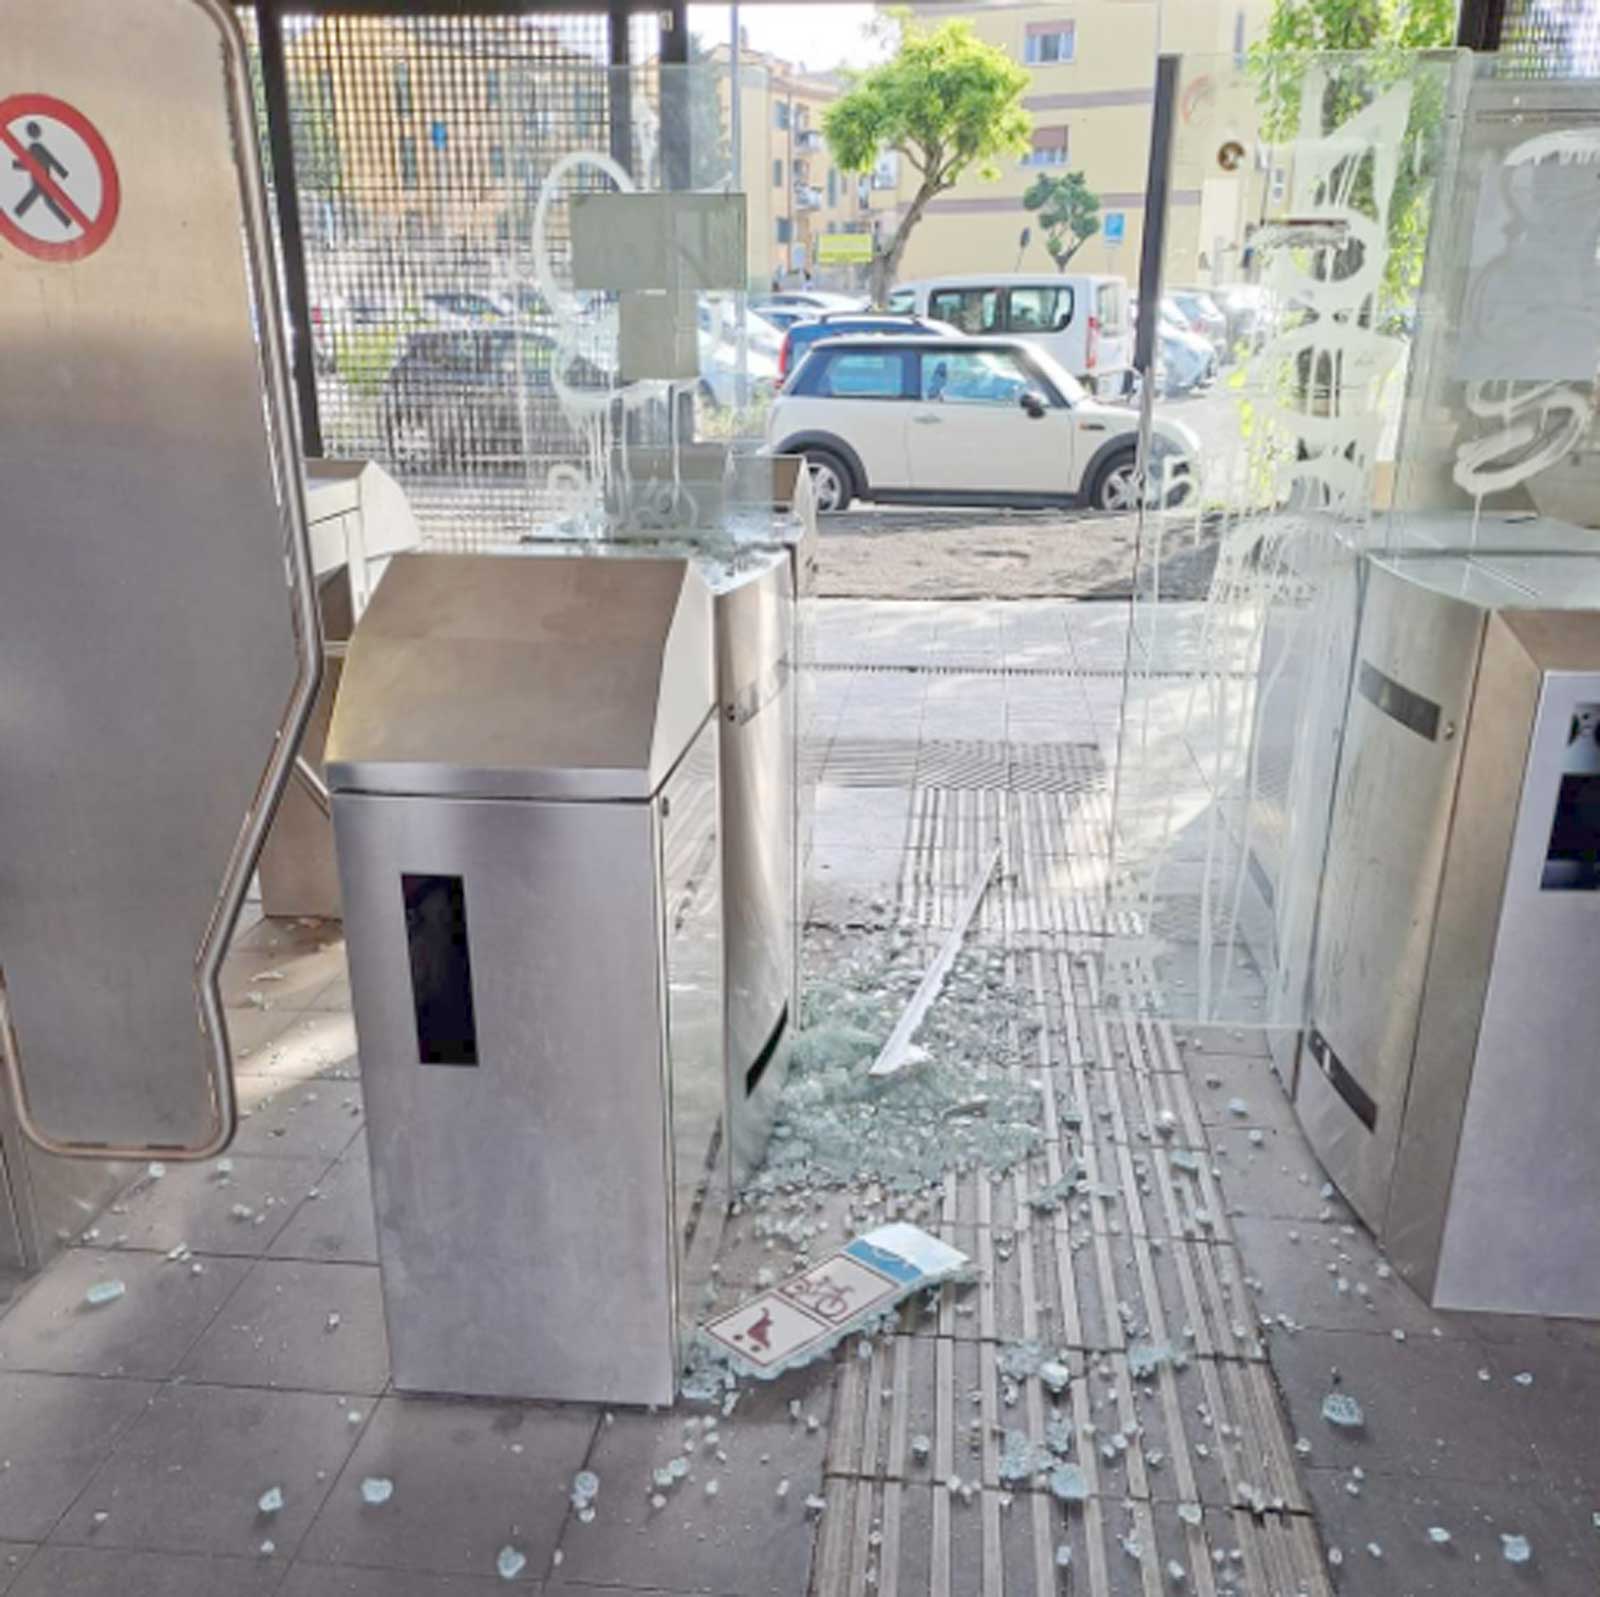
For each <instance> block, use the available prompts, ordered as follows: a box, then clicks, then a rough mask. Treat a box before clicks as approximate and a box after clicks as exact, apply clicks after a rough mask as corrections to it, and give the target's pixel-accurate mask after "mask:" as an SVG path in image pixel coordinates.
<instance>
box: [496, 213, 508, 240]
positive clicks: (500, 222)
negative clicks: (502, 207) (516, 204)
mask: <svg viewBox="0 0 1600 1597" xmlns="http://www.w3.org/2000/svg"><path fill="white" fill-rule="evenodd" d="M494 236H495V237H496V238H497V239H498V240H499V241H500V242H501V243H502V244H508V243H510V241H511V213H510V211H502V212H501V213H500V214H499V215H498V216H497V217H495V219H494Z"/></svg>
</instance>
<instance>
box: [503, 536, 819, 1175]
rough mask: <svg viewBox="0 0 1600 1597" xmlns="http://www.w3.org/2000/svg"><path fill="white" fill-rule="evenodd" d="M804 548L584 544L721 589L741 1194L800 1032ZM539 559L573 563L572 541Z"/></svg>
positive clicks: (724, 823)
mask: <svg viewBox="0 0 1600 1597" xmlns="http://www.w3.org/2000/svg"><path fill="white" fill-rule="evenodd" d="M791 532H792V536H789V537H786V538H785V537H775V538H774V541H773V542H772V543H770V544H768V545H763V546H756V545H749V544H746V545H743V546H741V547H740V548H739V550H738V554H737V557H736V558H734V559H729V560H723V559H719V558H717V557H716V556H715V555H711V554H702V553H698V552H696V551H695V550H694V548H693V546H692V545H688V544H682V543H679V544H672V543H651V542H649V541H645V540H639V539H633V540H630V541H629V542H626V543H620V542H619V543H598V544H588V543H586V544H584V545H583V546H582V550H583V552H584V553H585V555H586V557H587V558H590V559H613V560H638V559H641V558H645V559H648V558H652V557H654V558H660V557H662V556H667V557H671V558H688V559H692V560H693V561H694V564H695V569H696V570H697V571H698V572H699V573H700V575H701V576H702V577H703V578H704V580H705V582H706V584H707V586H708V587H709V588H710V589H711V604H712V625H713V630H714V635H715V660H716V689H717V728H718V731H717V741H718V744H719V765H720V771H721V777H720V781H721V802H720V810H721V833H722V881H723V986H724V990H725V992H726V995H727V1010H726V1018H727V1039H726V1045H725V1048H726V1058H727V1074H728V1085H727V1099H728V1104H729V1116H728V1124H727V1126H726V1128H725V1129H726V1135H725V1136H724V1138H723V1141H722V1144H721V1148H720V1151H719V1158H718V1163H719V1166H720V1167H721V1168H720V1170H719V1177H720V1179H721V1180H722V1182H723V1183H724V1184H725V1185H726V1186H727V1188H728V1189H729V1190H731V1191H737V1190H738V1188H739V1187H740V1186H742V1185H743V1183H744V1182H745V1181H746V1180H747V1179H748V1178H749V1176H750V1175H751V1174H752V1172H753V1171H754V1170H755V1169H756V1167H757V1166H758V1165H759V1164H760V1162H761V1158H762V1156H763V1154H764V1153H765V1151H766V1146H767V1138H768V1136H769V1134H770V1132H771V1129H772V1123H773V1120H774V1118H775V1116H776V1113H777V1105H778V1099H779V1097H780V1095H781V1093H782V1091H783V1084H784V1081H785V1079H786V1077H787V1072H788V1062H789V1050H790V1043H791V1040H792V1039H791V1036H790V1033H791V1029H792V1028H793V1026H794V1025H796V1024H797V1023H798V1017H797V1004H798V991H799V976H798V953H799V945H798V928H799V925H800V922H801V919H802V910H801V904H800V885H801V884H800V867H799V860H800V838H801V835H802V833H803V830H804V827H805V825H806V823H807V819H808V812H809V805H808V795H809V792H810V784H809V783H808V782H807V780H806V779H805V773H804V772H803V771H802V770H801V769H800V759H799V748H800V741H801V731H800V726H801V720H802V717H803V716H804V714H805V713H806V712H805V705H804V702H803V701H804V697H805V690H806V687H807V683H806V682H805V680H804V669H803V666H802V664H801V656H802V653H803V651H804V648H805V642H804V638H803V633H804V621H803V615H804V612H805V609H806V606H807V598H808V595H809V594H810V592H811V589H812V586H813V584H814V580H815V562H816V533H815V516H814V514H811V513H810V512H809V511H808V512H807V513H806V514H804V515H802V516H799V517H797V518H796V519H795V522H794V524H793V527H792V529H791ZM526 548H527V550H528V552H529V553H530V554H533V555H536V556H551V557H553V558H555V559H558V560H570V559H572V558H573V556H574V553H575V548H574V544H573V542H572V541H571V540H570V539H569V540H565V541H561V540H551V541H548V542H536V543H530V544H529V545H527V546H526Z"/></svg>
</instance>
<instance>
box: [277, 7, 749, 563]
mask: <svg viewBox="0 0 1600 1597" xmlns="http://www.w3.org/2000/svg"><path fill="white" fill-rule="evenodd" d="M648 20H650V21H651V22H653V20H654V19H653V18H651V19H648ZM282 25H283V30H284V56H285V62H286V68H287V77H288V93H289V109H290V125H291V133H292V138H293V145H294V161H295V177H296V183H297V188H298V193H299V201H300V215H301V224H302V229H303V233H304V238H305V267H306V277H307V283H308V294H309V299H310V306H311V312H310V314H311V339H312V345H313V351H312V354H313V359H314V363H315V370H316V386H317V395H318V400H319V408H320V413H321V421H322V431H323V439H324V449H325V452H326V453H327V454H328V455H330V456H338V457H344V458H364V459H372V460H376V461H378V462H379V463H380V464H382V465H384V466H386V467H387V468H388V469H390V470H391V471H393V472H395V473H396V474H397V475H399V476H400V477H401V478H402V481H403V482H404V485H405V488H406V492H407V497H408V498H409V500H410V502H411V504H412V507H413V509H414V510H415V512H416V514H417V517H418V520H419V523H420V525H421V527H422V529H423V532H424V534H425V535H426V537H427V539H428V542H429V544H430V545H431V546H433V547H451V548H480V547H489V546H493V545H495V544H500V543H507V542H516V541H517V540H519V539H522V538H525V537H527V536H530V535H542V533H543V532H544V531H545V530H547V528H548V527H549V525H550V524H551V523H552V522H564V521H571V520H572V519H573V518H577V519H579V520H583V519H585V518H587V520H588V521H589V522H591V523H592V524H594V525H596V526H598V525H599V524H600V523H601V522H603V521H604V518H605V515H606V511H605V507H604V503H603V500H604V493H603V482H604V481H605V480H606V472H605V471H604V469H603V466H604V462H605V460H606V459H607V457H608V455H609V453H610V451H612V450H613V449H615V448H616V447H617V446H618V445H619V444H620V443H621V442H623V441H624V440H625V441H627V442H629V443H631V444H632V445H634V446H637V447H639V448H661V449H667V448H669V446H672V447H676V448H678V449H679V450H680V453H681V449H682V448H683V447H686V446H688V445H691V444H693V443H696V442H706V441H715V442H717V443H720V444H725V445H726V444H732V445H735V446H738V447H737V448H736V452H746V449H747V448H749V449H753V447H754V445H755V443H756V442H757V441H758V440H759V438H760V434H761V428H762V423H763V410H764V406H765V403H766V401H767V400H768V399H769V398H770V395H771V393H772V391H773V389H774V387H775V384H776V379H777V375H778V373H777V357H778V347H779V343H780V337H779V334H778V331H777V329H776V328H774V327H772V326H770V325H769V324H768V323H766V322H765V321H764V320H762V318H761V317H759V316H758V315H756V314H755V313H754V312H752V311H750V310H749V309H748V307H747V305H746V302H745V290H746V289H747V288H748V287H749V286H750V284H751V281H752V276H753V274H754V276H755V277H756V279H757V280H759V281H760V282H763V283H764V282H765V275H764V269H765V266H766V262H767V257H768V254H769V253H770V252H769V251H768V250H767V249H766V247H765V245H766V241H767V240H768V238H769V236H770V235H771V232H772V229H773V226H774V219H773V217H772V215H771V214H770V212H771V208H772V203H773V202H772V194H771V191H770V189H769V188H768V187H767V186H765V185H762V184H753V185H746V184H744V183H743V182H742V181H741V179H740V176H739V174H738V173H737V172H736V168H735V163H736V152H735V151H734V148H733V138H734V126H733V123H734V118H733V116H732V106H733V93H732V84H731V69H730V68H729V67H728V66H727V65H726V64H724V65H720V66H718V65H711V64H706V65H698V66H687V67H664V66H662V65H661V64H660V63H659V62H658V61H656V60H653V59H647V60H641V61H638V64H636V65H634V66H632V67H630V68H617V69H612V68H610V67H609V66H608V65H607V64H606V62H607V57H608V35H607V28H606V18H605V15H604V13H603V12H595V13H592V14H591V13H581V12H580V13H573V14H562V15H559V16H557V15H554V14H538V13H529V14H527V15H524V16H515V15H492V16H468V15H460V14H456V13H444V12H441V13H439V14H436V15H431V16H430V15H428V14H426V13H421V14H413V15H406V16H382V15H376V14H371V15H324V14H321V13H317V14H312V13H309V12H308V13H306V14H290V15H287V16H285V17H284V19H283V24H282ZM634 31H635V34H636V38H635V40H634V44H635V52H636V60H638V57H639V55H640V54H642V53H643V52H642V51H641V50H640V48H639V47H640V46H644V47H645V48H648V43H647V40H646V36H645V32H646V31H648V30H645V31H641V30H640V29H639V28H635V30H634ZM743 70H744V75H745V77H746V79H747V80H748V79H751V78H757V79H759V74H758V73H756V72H755V71H754V69H751V68H745V69H743ZM761 87H762V85H761V84H760V82H750V81H747V82H746V83H745V84H744V95H745V98H746V100H747V101H759V102H762V103H764V100H765V96H764V95H763V94H761V93H760V89H761ZM739 137H740V141H741V144H742V146H743V148H742V161H741V162H740V163H739V169H740V171H742V172H749V171H765V170H766V169H767V168H768V167H769V166H770V164H771V163H770V151H769V143H770V130H769V129H768V128H767V127H766V126H765V123H764V121H763V120H762V119H761V118H754V119H751V118H749V117H745V118H744V119H743V126H742V127H741V128H740V130H739ZM667 193H674V194H682V195H685V196H687V195H689V194H691V193H692V194H694V195H696V196H697V197H698V201H697V203H696V206H695V211H696V214H697V215H699V216H700V217H701V219H702V221H703V222H704V223H705V224H706V225H708V226H712V225H720V226H723V227H724V228H726V227H729V226H732V227H736V228H737V230H738V233H739V237H738V239H737V240H732V241H730V240H728V239H726V238H720V242H719V250H720V253H719V257H718V259H716V260H715V261H710V260H702V261H701V262H699V263H698V265H697V266H696V267H695V268H694V269H693V270H692V271H691V270H689V269H688V268H687V266H686V264H685V263H686V260H687V257H686V254H685V249H686V248H689V247H690V246H689V245H688V244H687V242H686V240H684V239H678V238H676V237H675V236H669V231H668V230H666V228H665V224H663V225H662V226H661V227H659V228H658V229H657V236H656V237H655V239H654V241H653V244H652V245H651V246H650V247H648V248H645V247H643V246H642V244H641V247H640V248H639V249H637V250H635V249H634V248H633V247H632V243H623V244H621V245H619V244H618V242H617V239H616V238H615V237H612V236H609V235H607V234H606V233H605V232H604V229H605V227H606V226H607V225H614V221H615V219H614V218H613V223H612V224H606V223H603V222H602V223H601V224H600V227H601V231H600V232H599V233H598V234H596V235H595V242H594V249H593V251H592V252H591V256H590V258H589V259H587V260H586V259H584V258H583V256H582V252H581V251H580V250H579V249H577V248H576V247H575V223H574V215H575V211H576V209H577V208H579V207H580V206H581V205H582V203H584V202H585V201H587V200H589V199H591V198H596V199H598V200H600V201H601V206H600V209H601V210H603V209H604V202H605V199H606V197H607V196H618V195H623V194H631V195H647V194H667ZM677 209H678V210H683V209H684V208H682V207H679V208H677ZM597 214H598V212H594V211H591V213H590V217H591V223H593V221H594V217H595V216H596V215H597ZM641 214H642V213H641ZM665 214H666V213H664V212H663V213H662V216H663V217H664V216H665ZM674 214H676V210H675V213H674ZM684 214H688V212H687V210H684ZM735 216H736V218H737V219H736V220H734V218H735ZM713 217H716V218H719V219H720V220H719V221H718V222H717V223H715V224H713V223H712V222H711V221H709V220H708V219H710V218H713ZM623 225H624V226H625V227H627V226H628V225H630V224H623ZM638 225H639V226H644V227H646V228H647V229H648V226H649V224H648V223H647V222H644V221H641V222H640V223H639V224H638ZM591 231H592V229H591ZM623 237H624V238H626V239H628V240H632V239H633V235H632V234H631V233H625V234H624V235H623ZM719 237H720V236H719ZM617 248H621V250H622V257H626V259H623V258H622V257H617V256H612V258H607V257H608V254H609V253H610V252H612V251H614V250H615V249H617ZM752 261H755V262H757V263H758V264H757V265H756V266H754V267H753V266H752V265H751V262H752ZM624 265H626V267H627V268H628V270H627V271H626V272H624V271H622V270H620V268H622V267H623V266H624ZM624 281H626V282H627V284H628V285H629V286H628V287H627V288H624V287H621V286H619V285H621V284H622V283H623V282H624ZM669 294H670V295H671V296H672V298H671V302H670V305H669V303H668V296H669ZM724 453H726V451H724ZM683 469H684V465H683V460H682V459H680V461H679V466H678V476H677V477H676V478H675V479H674V480H673V481H674V486H673V488H672V489H671V490H670V491H668V492H667V493H666V495H665V498H663V497H662V496H661V495H659V494H658V495H657V496H656V497H655V500H654V501H651V502H650V503H649V504H647V505H645V504H644V501H645V500H646V499H648V496H647V495H643V494H641V493H637V492H636V493H635V495H634V497H635V498H636V499H638V500H639V501H640V503H641V505H644V508H642V509H641V510H640V514H641V515H643V516H644V517H645V519H648V520H651V521H653V522H654V523H660V522H661V521H662V520H663V519H665V520H666V521H669V522H670V520H671V519H672V517H673V516H674V515H675V514H677V511H675V510H673V509H672V508H671V505H670V503H669V502H670V501H671V500H672V499H673V498H674V497H675V496H676V498H677V499H678V500H679V501H680V502H681V500H682V497H683V492H684V489H683V482H682V473H683ZM613 508H615V507H613ZM680 508H681V503H680Z"/></svg>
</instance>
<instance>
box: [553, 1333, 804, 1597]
mask: <svg viewBox="0 0 1600 1597" xmlns="http://www.w3.org/2000/svg"><path fill="white" fill-rule="evenodd" d="M832 1376H833V1367H832V1365H831V1364H829V1363H826V1362H824V1363H822V1364H819V1365H815V1366H813V1367H811V1368H810V1369H807V1370H800V1371H795V1372H794V1373H793V1374H791V1375H789V1376H786V1377H784V1378H783V1379H781V1380H778V1381H774V1382H771V1383H766V1384H749V1385H747V1386H746V1388H745V1390H744V1391H743V1393H742V1394H741V1396H740V1399H739V1403H738V1406H737V1408H736V1409H735V1410H734V1412H733V1414H732V1415H731V1416H729V1417H728V1418H726V1419H723V1420H720V1421H719V1422H718V1424H717V1426H716V1430H715V1435H716V1437H717V1443H716V1446H715V1447H708V1446H707V1445H706V1444H705V1431H704V1429H703V1427H701V1426H700V1425H698V1424H697V1425H696V1428H695V1430H694V1432H693V1433H692V1434H690V1433H688V1432H687V1424H688V1422H691V1421H695V1420H697V1419H698V1418H699V1417H700V1416H704V1415H708V1414H709V1415H712V1416H714V1415H715V1410H709V1411H708V1410H705V1409H703V1408H690V1409H687V1410H686V1409H684V1408H683V1407H682V1406H680V1409H679V1410H678V1411H677V1412H674V1413H671V1414H641V1413H637V1412H634V1413H626V1414H623V1413H619V1414H617V1415H616V1417H615V1420H614V1422H613V1423H612V1424H610V1425H603V1426H602V1427H601V1430H600V1436H599V1439H598V1440H597V1441H596V1443H595V1447H594V1453H593V1456H592V1459H591V1462H590V1465H589V1467H590V1468H591V1469H593V1470H594V1471H595V1473H596V1474H598V1475H599V1477H600V1480H601V1482H602V1487H601V1500H600V1503H599V1505H598V1506H599V1512H598V1514H597V1517H596V1518H595V1521H594V1523H593V1524H589V1525H584V1524H581V1523H579V1522H578V1521H577V1520H575V1519H569V1520H568V1522H567V1525H566V1528H565V1529H564V1530H563V1532H562V1537H561V1549H562V1552H563V1554H564V1555H565V1556H564V1559H563V1562H562V1565H561V1575H562V1578H563V1579H566V1580H570V1581H575V1582H582V1581H589V1582H598V1583H606V1582H610V1583H613V1584H616V1585H622V1586H647V1587H648V1586H657V1585H659V1586H664V1587H665V1588H666V1589H668V1590H669V1591H682V1592H719V1593H721V1592H728V1593H740V1594H742V1597H766V1594H769V1593H770V1594H778V1597H803V1594H804V1592H805V1591H806V1585H807V1579H808V1575H809V1569H810V1555H811V1543H812V1538H813V1535H814V1532H815V1526H814V1525H813V1524H812V1523H811V1522H810V1521H808V1520H807V1518H806V1514H805V1511H804V1506H803V1505H804V1500H805V1498H806V1497H807V1496H808V1495H809V1494H811V1493H813V1492H819V1491H821V1489H822V1466H823V1454H824V1451H825V1449H826V1445H827V1436H828V1421H829V1409H830V1401H831V1389H832ZM796 1399H798V1400H799V1401H800V1403H801V1407H802V1413H803V1414H804V1415H807V1416H814V1417H815V1419H816V1421H817V1428H816V1429H815V1430H814V1431H813V1430H810V1429H808V1428H807V1424H806V1422H805V1421H804V1420H801V1421H796V1420H795V1419H794V1418H793V1416H792V1415H791V1414H790V1412H789V1404H790V1403H791V1402H792V1401H794V1400H796ZM686 1449H688V1450H692V1458H693V1462H692V1465H691V1472H690V1475H689V1476H688V1477H687V1478H686V1479H684V1480H683V1481H681V1482H679V1484H678V1485H676V1486H675V1487H673V1488H672V1490H671V1491H670V1492H669V1493H666V1494H665V1495H666V1499H667V1500H666V1505H665V1507H663V1508H660V1509H656V1508H653V1507H652V1506H651V1501H650V1498H651V1492H652V1479H653V1474H654V1471H655V1470H657V1469H659V1468H664V1467H665V1466H666V1465H667V1464H668V1463H669V1462H670V1460H671V1459H672V1458H673V1457H674V1456H680V1457H681V1456H684V1455H685V1452H686ZM718 1450H720V1451H722V1452H724V1453H726V1455H727V1461H726V1462H725V1463H724V1462H722V1461H720V1460H719V1459H718V1458H717V1456H716V1454H717V1452H718ZM783 1479H788V1480H789V1482H790V1488H789V1492H788V1494H787V1495H786V1496H785V1497H783V1498H780V1497H779V1496H778V1495H777V1486H778V1482H779V1481H780V1480H783ZM712 1482H715V1483H716V1492H715V1495H712V1496H708V1495H707V1491H706V1488H707V1486H708V1485H710V1484H711V1483H712Z"/></svg>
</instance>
